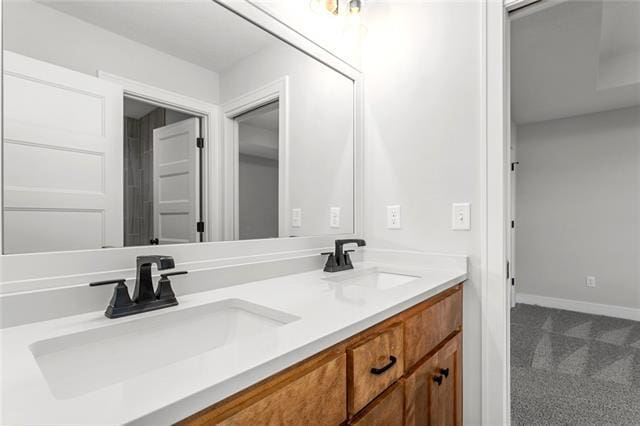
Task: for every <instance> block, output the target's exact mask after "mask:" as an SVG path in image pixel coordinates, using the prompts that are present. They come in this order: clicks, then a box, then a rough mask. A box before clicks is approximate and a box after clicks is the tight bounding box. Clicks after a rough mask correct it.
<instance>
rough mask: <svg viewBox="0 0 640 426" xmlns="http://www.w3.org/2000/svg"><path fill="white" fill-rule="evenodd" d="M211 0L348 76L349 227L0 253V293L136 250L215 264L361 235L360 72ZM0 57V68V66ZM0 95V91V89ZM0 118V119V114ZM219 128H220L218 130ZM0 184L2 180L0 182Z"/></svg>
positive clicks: (250, 11)
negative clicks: (351, 211)
mask: <svg viewBox="0 0 640 426" xmlns="http://www.w3.org/2000/svg"><path fill="white" fill-rule="evenodd" d="M214 1H215V2H216V3H218V4H219V5H221V6H223V7H226V8H227V9H229V10H230V11H232V12H234V13H236V14H238V15H240V16H241V17H243V18H245V19H247V20H248V21H249V22H251V23H253V24H255V25H257V26H258V27H260V28H262V29H263V30H265V31H267V32H269V33H271V34H273V35H274V36H276V37H278V38H279V39H281V40H282V41H284V42H286V43H288V44H290V45H291V46H293V47H296V48H297V49H299V50H301V51H303V52H304V53H306V54H308V55H309V56H311V57H313V58H315V59H317V60H318V61H320V62H322V63H323V64H325V65H326V66H328V67H330V68H331V69H333V70H335V71H337V72H339V73H341V74H343V75H345V76H346V77H348V78H349V79H351V80H353V82H354V199H353V202H354V232H353V233H349V234H336V235H323V236H313V237H298V238H273V239H264V240H245V241H221V242H210V243H194V244H176V245H163V246H146V247H122V248H111V249H97V250H77V251H60V252H47V253H28V254H11V255H0V294H8V293H15V292H21V291H30V290H35V289H43V288H55V287H63V286H69V285H74V284H78V283H83V282H87V281H89V280H91V277H92V276H96V275H101V276H104V274H106V273H110V272H118V273H124V271H129V270H131V269H132V268H133V267H134V266H135V257H136V256H138V255H141V254H154V253H156V254H157V253H162V254H166V255H170V256H173V257H174V258H175V260H176V264H179V265H181V266H182V267H185V266H186V265H192V264H200V265H203V264H204V263H210V262H212V261H218V263H219V262H226V261H223V260H222V259H230V258H237V257H245V256H260V255H267V256H269V255H275V254H277V253H286V252H298V251H303V250H316V249H318V250H320V249H324V248H328V247H331V246H332V244H333V241H334V240H335V239H337V238H352V237H357V238H361V237H362V236H363V235H362V228H363V142H364V126H363V114H364V111H363V104H364V101H363V99H364V95H363V81H362V73H361V72H360V70H358V69H357V68H356V67H354V66H353V65H351V64H349V63H347V62H345V61H343V60H342V59H340V58H338V57H337V56H335V55H334V54H332V53H330V52H329V51H328V50H326V49H324V48H323V47H321V46H320V45H318V44H316V43H314V42H312V41H311V40H309V39H308V38H307V37H305V36H304V35H303V34H301V33H299V32H297V31H296V30H294V29H292V28H291V27H289V26H287V25H285V24H284V23H282V22H280V21H279V20H277V19H276V18H274V17H273V16H271V15H270V14H268V13H266V12H265V11H264V10H262V9H261V8H259V7H258V6H256V5H254V4H253V3H251V2H250V1H249V0H214ZM1 18H2V12H1V11H0V42H1V41H2V40H1V33H2V31H1V29H2V28H1ZM0 44H1V43H0ZM1 56H2V55H0V67H2V59H1ZM0 96H2V89H1V88H0ZM0 123H2V116H1V115H0ZM218 127H221V126H218ZM219 130H220V132H221V131H222V129H219ZM3 132H4V129H3ZM220 136H221V134H220ZM2 140H4V133H3V134H2ZM2 158H3V157H2V144H0V172H2ZM0 174H1V173H0ZM0 184H2V182H1V181H0ZM2 202H3V200H2V191H0V205H3V204H2ZM2 210H3V209H0V224H2V223H4V222H3V221H2V220H3V217H2ZM3 237H4V236H3V234H2V227H1V226H0V250H1V249H2V241H3ZM0 252H2V251H0ZM292 254H293V253H292Z"/></svg>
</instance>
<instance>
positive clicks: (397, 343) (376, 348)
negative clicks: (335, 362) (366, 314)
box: [347, 323, 404, 415]
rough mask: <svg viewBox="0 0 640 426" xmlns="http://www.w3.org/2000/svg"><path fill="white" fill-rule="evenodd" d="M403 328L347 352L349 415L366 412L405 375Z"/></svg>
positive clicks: (379, 335) (382, 334) (394, 329)
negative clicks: (370, 404) (367, 406)
mask: <svg viewBox="0 0 640 426" xmlns="http://www.w3.org/2000/svg"><path fill="white" fill-rule="evenodd" d="M402 342H403V329H402V324H401V323H400V324H396V325H394V326H392V327H390V328H389V329H387V330H384V331H383V332H381V333H380V334H378V335H375V336H374V337H372V338H371V339H369V340H367V341H365V342H364V343H361V344H359V345H357V346H355V347H353V348H349V349H347V374H348V377H347V386H348V388H347V389H348V392H347V395H348V398H349V403H348V407H349V414H351V415H353V414H355V413H357V412H358V411H360V410H361V409H363V408H364V406H365V405H367V404H368V403H369V402H370V401H372V400H373V399H374V398H375V397H376V396H378V395H379V394H381V393H382V392H383V391H384V390H385V389H387V388H388V387H389V386H391V385H392V384H393V383H394V382H395V381H396V380H398V379H399V378H400V377H402V375H403V374H404V350H403V344H402Z"/></svg>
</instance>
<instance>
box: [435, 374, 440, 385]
mask: <svg viewBox="0 0 640 426" xmlns="http://www.w3.org/2000/svg"><path fill="white" fill-rule="evenodd" d="M433 381H434V382H436V383H437V384H438V386H440V385H441V384H442V374H441V375H439V376H433Z"/></svg>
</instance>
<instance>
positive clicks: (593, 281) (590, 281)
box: [585, 276, 596, 287]
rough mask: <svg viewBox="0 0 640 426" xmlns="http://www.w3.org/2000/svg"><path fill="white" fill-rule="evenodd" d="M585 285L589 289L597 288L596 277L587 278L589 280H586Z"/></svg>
mask: <svg viewBox="0 0 640 426" xmlns="http://www.w3.org/2000/svg"><path fill="white" fill-rule="evenodd" d="M585 284H586V285H587V287H595V286H596V277H594V276H587V278H586V280H585Z"/></svg>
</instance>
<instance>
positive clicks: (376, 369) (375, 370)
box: [371, 355, 398, 375]
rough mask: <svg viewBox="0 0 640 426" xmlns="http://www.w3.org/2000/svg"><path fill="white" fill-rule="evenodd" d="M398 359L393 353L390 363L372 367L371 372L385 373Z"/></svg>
mask: <svg viewBox="0 0 640 426" xmlns="http://www.w3.org/2000/svg"><path fill="white" fill-rule="evenodd" d="M396 361H398V359H397V358H396V357H395V356H393V355H391V356H389V364H387V365H385V366H384V367H382V368H372V369H371V374H375V375H379V374H382V373H384V372H385V371H387V370H388V369H390V368H391V367H393V365H394V364H395V363H396Z"/></svg>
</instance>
